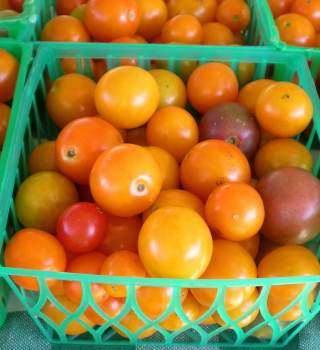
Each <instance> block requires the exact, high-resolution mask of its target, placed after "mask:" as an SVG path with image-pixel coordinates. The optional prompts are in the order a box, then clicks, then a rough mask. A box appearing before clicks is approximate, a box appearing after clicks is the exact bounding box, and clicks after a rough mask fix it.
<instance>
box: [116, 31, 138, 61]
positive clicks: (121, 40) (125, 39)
mask: <svg viewBox="0 0 320 350" xmlns="http://www.w3.org/2000/svg"><path fill="white" fill-rule="evenodd" d="M111 42H112V43H113V44H117V43H118V44H138V43H139V41H138V40H137V39H135V38H133V37H130V36H122V37H120V38H117V39H114V40H112V41H111ZM137 63H138V60H137V59H136V58H121V59H120V66H136V65H137Z"/></svg>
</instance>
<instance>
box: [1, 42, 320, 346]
mask: <svg viewBox="0 0 320 350" xmlns="http://www.w3.org/2000/svg"><path fill="white" fill-rule="evenodd" d="M62 58H73V59H76V61H77V67H78V72H79V73H83V74H86V75H88V76H92V75H93V72H92V71H91V67H92V65H91V62H90V60H91V59H104V60H106V61H107V64H108V67H109V68H112V67H116V66H118V65H119V62H120V60H121V59H123V58H135V59H137V62H138V65H139V66H141V67H143V68H145V69H149V68H150V67H151V64H153V63H154V61H155V60H156V61H167V65H168V69H169V70H172V71H175V72H176V73H177V74H179V71H180V67H181V64H180V63H181V62H182V61H185V60H189V61H196V62H197V63H198V64H204V63H206V62H210V61H219V62H228V63H229V64H230V66H231V67H232V69H233V70H234V71H235V72H236V73H237V74H238V73H239V71H238V70H239V69H238V68H239V64H240V63H244V62H251V63H254V64H255V72H254V75H253V77H252V79H253V80H255V79H261V78H265V77H269V78H270V77H271V78H274V79H276V80H283V81H292V79H293V78H294V77H296V76H298V79H299V84H300V85H301V86H302V87H303V88H304V89H305V90H306V92H307V93H308V94H309V96H310V97H311V99H312V101H313V105H314V110H315V114H314V123H313V125H312V128H311V129H310V132H309V133H308V136H307V137H306V136H305V135H301V141H303V142H304V143H305V144H306V145H307V147H308V148H309V149H311V148H314V147H315V146H314V145H316V144H317V142H318V140H319V136H320V125H319V110H320V109H319V100H318V96H317V92H316V90H315V88H314V84H313V81H312V77H311V75H310V73H309V70H308V65H307V62H306V61H305V59H304V58H303V57H301V56H296V55H295V54H290V53H282V52H278V51H277V50H274V49H271V48H259V49H257V48H250V47H248V48H247V49H246V50H243V49H242V48H238V47H227V48H225V49H224V50H221V49H220V48H213V47H200V46H190V47H186V46H179V45H166V46H159V45H151V44H150V45H147V46H146V45H122V44H109V45H108V44H96V45H95V46H92V45H91V44H75V45H72V46H70V45H65V44H54V43H53V44H43V45H40V47H39V49H38V52H37V55H36V57H35V59H34V62H33V66H32V68H31V71H30V75H29V79H28V82H27V85H26V87H25V88H24V91H23V96H22V98H21V99H20V103H19V106H18V107H17V109H16V113H15V114H14V115H13V120H12V121H11V123H10V127H9V131H8V139H7V142H6V147H5V149H4V151H3V160H4V162H3V164H4V163H5V164H6V167H3V166H2V167H1V171H2V172H1V174H2V177H3V181H2V187H1V192H0V202H1V203H2V208H1V210H2V214H1V221H0V223H1V226H0V230H1V233H2V235H1V244H0V247H1V249H2V252H3V250H4V247H5V245H6V242H7V241H8V239H9V238H10V237H11V236H12V235H13V234H14V233H15V232H16V231H17V230H19V229H21V225H20V224H19V222H18V219H17V216H16V212H15V206H14V198H15V194H16V191H17V189H18V187H19V185H20V184H21V182H22V181H23V180H24V179H25V178H26V177H27V176H28V166H27V163H28V161H27V160H28V156H29V154H30V152H31V151H32V149H33V148H34V147H35V146H36V145H37V144H39V143H40V142H42V141H43V140H44V139H54V138H55V136H56V135H57V131H58V130H57V128H56V127H54V126H53V124H52V122H51V120H50V119H49V117H48V114H47V111H46V108H45V101H46V96H47V89H46V86H47V84H48V82H49V81H52V80H55V79H56V78H58V77H59V76H61V74H62V68H61V64H60V62H61V59H62ZM314 174H315V175H317V176H320V160H319V159H318V161H316V162H315V167H314ZM310 247H311V248H312V249H314V251H315V252H317V254H318V257H319V258H320V250H319V249H318V247H319V240H318V239H316V240H315V241H313V242H311V243H310ZM0 276H1V277H3V278H4V279H5V281H6V282H7V284H8V285H9V287H10V288H11V290H12V292H13V293H14V294H16V296H17V297H18V299H19V300H20V301H21V303H22V305H23V307H24V308H25V309H26V311H28V313H29V315H30V316H31V318H32V319H33V321H34V322H35V323H36V324H37V326H38V327H39V329H40V330H41V332H42V333H43V334H44V335H45V337H46V338H47V339H48V341H50V342H51V343H56V344H60V343H65V344H69V345H73V344H78V345H79V344H80V345H81V344H82V345H86V346H89V345H104V346H119V347H120V348H125V347H130V346H131V347H132V348H133V347H134V346H136V345H146V346H161V345H164V346H169V345H174V346H177V347H181V348H183V349H186V348H187V347H188V346H210V347H212V348H214V346H216V345H217V346H232V347H241V346H242V347H244V346H249V347H252V348H257V347H281V346H285V345H286V344H288V343H289V342H290V341H291V340H292V339H293V338H294V337H295V336H296V335H297V334H298V333H299V332H300V331H301V330H302V329H303V328H304V327H305V326H306V325H307V324H308V323H309V322H310V321H311V320H312V319H313V318H314V317H316V315H317V314H318V313H319V312H320V294H319V293H316V294H315V300H314V303H313V305H312V307H311V308H310V309H309V307H308V296H309V294H310V292H311V290H312V289H313V288H314V287H315V284H317V283H319V282H320V276H308V277H290V278H286V277H283V278H273V279H251V280H245V279H242V280H176V279H164V278H162V279H154V278H148V279H144V278H125V277H106V276H101V275H84V274H71V273H55V272H41V271H34V270H26V269H15V268H7V267H4V266H1V267H0ZM13 276H28V277H34V278H36V279H37V281H38V285H39V292H30V291H27V290H24V289H23V288H21V287H19V286H18V285H16V284H15V283H14V281H13V279H12V277H13ZM48 278H52V279H56V280H60V281H65V280H72V281H79V282H80V283H81V285H82V292H83V297H82V301H81V304H80V305H79V306H77V309H76V310H73V311H72V312H71V311H69V310H67V309H66V308H64V307H63V306H62V305H61V304H60V303H59V301H58V299H57V298H56V297H55V296H54V295H53V294H52V292H51V291H50V290H49V288H48V286H47V283H46V279H48ZM91 283H101V284H112V285H125V286H126V287H127V297H126V299H125V304H124V306H123V308H122V310H121V312H120V314H118V315H117V316H116V317H114V318H111V317H108V316H107V315H106V314H105V313H104V312H103V311H102V310H101V309H100V308H99V307H98V305H96V303H95V301H94V299H93V297H92V294H91V289H90V284H91ZM294 284H303V286H304V287H303V291H302V292H301V294H300V295H299V296H297V298H296V299H295V300H294V301H292V302H291V303H290V305H288V306H287V307H286V308H284V309H283V310H281V311H280V312H279V313H278V314H276V315H273V316H272V315H271V314H270V313H269V311H268V307H267V299H268V294H269V291H270V288H271V287H272V286H274V285H294ZM141 286H152V287H171V288H172V290H173V293H172V297H171V301H170V304H169V306H168V308H167V309H166V310H165V311H164V313H163V314H162V315H161V316H160V317H158V318H157V319H152V320H151V319H149V318H148V317H147V316H146V315H145V314H144V313H143V312H142V310H141V309H140V307H139V305H138V303H137V299H136V290H137V287H141ZM244 286H256V287H258V290H259V291H260V294H259V297H258V299H257V300H256V302H254V305H252V307H251V308H250V309H249V310H247V312H246V313H244V314H243V315H241V316H240V318H239V319H231V318H230V317H229V315H228V313H227V311H226V310H225V308H224V296H225V293H226V290H227V289H228V288H237V287H244ZM183 288H217V297H216V299H215V301H214V303H213V304H212V305H211V307H210V308H209V309H208V310H207V311H206V312H205V313H203V314H202V315H199V316H198V318H197V319H196V320H192V321H191V320H190V319H189V318H188V316H187V315H186V314H185V312H184V311H183V308H182V306H181V302H180V295H181V290H182V289H183ZM47 302H50V303H51V304H53V305H54V306H55V307H56V308H57V309H58V310H60V311H61V312H62V313H63V315H64V317H63V318H64V320H63V321H62V322H61V323H59V325H58V324H56V323H54V322H53V321H52V320H51V319H50V318H48V317H47V316H46V315H45V314H44V312H43V308H44V305H45V304H46V303H47ZM294 305H299V306H298V307H300V308H301V315H300V317H299V318H298V319H296V320H294V321H291V322H279V318H280V317H281V316H282V315H284V314H285V313H286V312H287V311H288V310H290V309H291V308H292V307H293V306H294ZM88 306H91V307H92V308H93V309H94V310H95V311H96V312H97V313H98V314H99V315H100V316H101V317H103V318H104V319H105V323H104V324H103V325H102V326H100V327H98V326H95V327H91V326H89V325H88V324H87V323H86V322H85V321H84V320H83V319H80V316H81V315H82V314H83V313H84V312H85V311H86V310H87V308H88ZM256 309H259V316H258V318H257V319H256V320H255V322H254V323H253V324H251V325H250V326H248V327H247V328H244V329H241V328H240V327H239V326H238V322H239V321H240V320H243V319H244V318H246V317H247V316H248V315H249V314H251V313H252V312H253V311H254V310H256ZM131 311H132V312H134V314H135V322H134V324H135V328H136V329H135V330H132V329H128V328H127V327H126V325H125V324H124V323H123V322H122V320H123V318H124V317H126V315H127V314H128V312H131ZM215 311H218V312H219V314H220V316H221V318H222V319H223V321H224V325H223V326H221V325H220V326H219V325H218V324H213V325H210V326H208V325H206V326H204V325H202V323H203V321H204V320H206V319H207V318H208V317H209V316H210V315H212V313H213V312H215ZM172 312H176V315H177V317H179V318H180V319H181V320H182V321H183V324H184V326H183V327H182V328H181V329H179V330H177V331H174V332H169V331H168V330H166V329H165V328H163V327H162V326H161V321H163V320H164V319H166V318H167V317H168V315H169V314H171V313H172ZM72 322H73V324H74V322H78V324H80V325H81V326H83V327H84V329H85V332H84V333H83V334H81V335H73V336H71V335H66V329H67V327H68V326H69V325H70V324H71V323H72ZM114 328H117V329H118V330H120V331H121V332H122V334H124V335H125V337H121V336H120V335H119V334H118V333H117V332H115V331H114ZM150 329H152V330H153V331H155V333H154V334H153V335H152V336H150V337H148V338H144V335H145V332H146V331H148V330H150Z"/></svg>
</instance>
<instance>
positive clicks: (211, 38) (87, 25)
mask: <svg viewBox="0 0 320 350" xmlns="http://www.w3.org/2000/svg"><path fill="white" fill-rule="evenodd" d="M57 14H58V16H56V17H54V18H52V19H51V20H50V21H49V22H48V23H47V24H46V25H45V27H44V29H43V31H42V34H41V40H44V41H72V42H85V41H99V42H113V43H130V44H134V43H147V42H151V43H176V44H178V43H180V44H204V45H239V44H240V45H241V44H243V43H244V41H245V40H244V35H243V33H244V30H245V29H246V28H247V27H248V25H249V24H250V20H251V11H250V8H249V6H248V5H247V3H246V1H244V0H224V1H217V0H205V1H198V0H183V1H181V0H168V1H164V0H153V1H150V0H118V1H105V0H90V1H88V0H68V1H66V0H58V1H57Z"/></svg>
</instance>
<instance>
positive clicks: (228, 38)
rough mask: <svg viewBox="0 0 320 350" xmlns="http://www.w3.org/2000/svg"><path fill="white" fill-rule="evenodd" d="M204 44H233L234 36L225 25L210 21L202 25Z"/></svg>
mask: <svg viewBox="0 0 320 350" xmlns="http://www.w3.org/2000/svg"><path fill="white" fill-rule="evenodd" d="M202 28H203V41H202V43H203V44H204V45H234V44H235V37H234V35H233V33H232V31H231V29H229V28H228V27H227V26H226V25H224V24H221V23H218V22H212V23H206V24H204V25H203V27H202Z"/></svg>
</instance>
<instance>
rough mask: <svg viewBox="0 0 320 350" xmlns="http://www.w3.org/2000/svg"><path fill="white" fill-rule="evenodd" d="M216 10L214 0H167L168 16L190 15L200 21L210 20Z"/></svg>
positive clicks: (212, 18)
mask: <svg viewBox="0 0 320 350" xmlns="http://www.w3.org/2000/svg"><path fill="white" fill-rule="evenodd" d="M216 10H217V1H216V0H202V1H198V0H169V1H168V11H169V17H170V18H172V17H174V16H177V15H192V16H194V17H196V18H197V19H198V20H199V21H200V22H201V23H207V22H212V21H213V20H214V18H215V14H216Z"/></svg>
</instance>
